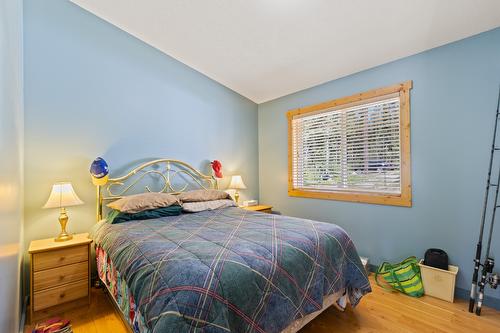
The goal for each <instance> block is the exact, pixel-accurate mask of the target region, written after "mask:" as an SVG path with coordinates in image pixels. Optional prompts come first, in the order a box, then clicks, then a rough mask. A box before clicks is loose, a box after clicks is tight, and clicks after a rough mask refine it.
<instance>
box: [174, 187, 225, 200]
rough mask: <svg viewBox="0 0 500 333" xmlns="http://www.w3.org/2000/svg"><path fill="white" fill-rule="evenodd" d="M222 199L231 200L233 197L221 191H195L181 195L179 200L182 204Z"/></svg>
mask: <svg viewBox="0 0 500 333" xmlns="http://www.w3.org/2000/svg"><path fill="white" fill-rule="evenodd" d="M222 199H231V196H230V195H229V194H227V193H226V192H224V191H219V190H193V191H187V192H183V193H181V194H179V200H180V201H182V202H201V201H211V200H222Z"/></svg>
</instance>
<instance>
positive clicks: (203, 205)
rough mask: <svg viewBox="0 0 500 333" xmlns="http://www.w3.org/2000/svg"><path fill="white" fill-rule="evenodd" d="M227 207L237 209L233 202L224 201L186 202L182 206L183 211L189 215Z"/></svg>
mask: <svg viewBox="0 0 500 333" xmlns="http://www.w3.org/2000/svg"><path fill="white" fill-rule="evenodd" d="M226 207H236V203H235V202H234V201H233V200H229V199H222V200H210V201H199V202H184V203H183V204H182V210H183V211H185V212H188V213H198V212H203V211H205V210H214V209H219V208H226Z"/></svg>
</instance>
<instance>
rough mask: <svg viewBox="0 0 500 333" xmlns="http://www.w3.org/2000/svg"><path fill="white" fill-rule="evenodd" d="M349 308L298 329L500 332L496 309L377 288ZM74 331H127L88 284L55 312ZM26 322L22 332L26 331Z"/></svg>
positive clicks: (325, 332) (315, 332)
mask: <svg viewBox="0 0 500 333" xmlns="http://www.w3.org/2000/svg"><path fill="white" fill-rule="evenodd" d="M371 282H372V288H373V292H372V293H370V294H368V295H367V296H365V297H364V298H363V299H362V300H361V303H360V304H359V305H358V307H356V308H355V309H352V308H350V307H349V308H347V309H346V311H344V312H340V311H338V310H337V309H335V308H334V307H331V308H330V309H328V310H326V311H325V312H323V313H322V314H321V315H319V316H318V317H317V318H316V319H314V320H313V321H312V322H310V323H309V324H307V325H306V326H305V327H304V328H303V329H302V330H301V331H300V333H332V332H335V333H344V332H345V333H347V332H349V333H350V332H356V333H377V332H402V333H417V332H418V333H427V332H429V333H447V332H453V333H462V332H463V333H468V332H480V333H490V332H491V333H496V332H498V333H500V311H496V310H494V309H490V308H487V307H485V308H483V312H482V315H481V317H478V316H476V315H474V314H471V313H469V312H468V311H467V307H468V303H467V302H466V301H464V300H456V301H455V303H448V302H445V301H441V300H438V299H435V298H432V297H428V296H424V297H422V298H412V297H408V296H405V295H402V294H400V293H391V292H388V291H386V290H384V289H382V288H380V287H378V286H377V285H376V284H375V282H374V281H373V279H371ZM60 316H61V317H63V318H67V319H70V320H71V324H72V326H73V330H74V332H75V333H109V332H113V333H127V332H128V331H127V328H126V326H125V324H124V323H123V322H122V320H121V318H120V317H119V314H118V313H117V312H116V310H115V308H114V306H113V304H112V303H111V301H110V300H109V299H108V296H107V295H106V294H105V293H104V291H103V290H98V289H94V288H92V304H91V306H90V307H88V306H85V307H81V308H78V309H73V310H69V311H67V312H64V313H61V314H60ZM31 329H32V326H29V325H27V326H26V327H25V332H31Z"/></svg>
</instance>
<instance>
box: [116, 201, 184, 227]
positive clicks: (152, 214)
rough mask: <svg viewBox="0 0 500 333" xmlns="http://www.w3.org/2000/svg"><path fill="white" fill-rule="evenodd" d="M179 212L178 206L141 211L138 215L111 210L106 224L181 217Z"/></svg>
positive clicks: (180, 208)
mask: <svg viewBox="0 0 500 333" xmlns="http://www.w3.org/2000/svg"><path fill="white" fill-rule="evenodd" d="M181 212H182V207H181V206H179V205H172V206H168V207H162V208H156V209H150V210H143V211H142V212H139V213H123V212H119V211H117V210H113V211H111V212H110V213H109V215H108V223H111V224H118V223H123V222H128V221H134V220H151V219H157V218H160V217H165V216H177V215H181Z"/></svg>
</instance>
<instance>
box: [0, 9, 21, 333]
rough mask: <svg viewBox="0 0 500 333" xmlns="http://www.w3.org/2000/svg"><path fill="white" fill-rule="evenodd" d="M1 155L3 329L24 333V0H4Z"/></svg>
mask: <svg viewBox="0 0 500 333" xmlns="http://www.w3.org/2000/svg"><path fill="white" fill-rule="evenodd" d="M0 156H2V162H1V163H0V230H1V232H0V332H18V331H19V321H20V316H19V314H20V312H21V311H20V307H21V306H22V305H21V302H20V300H21V299H22V298H21V297H20V294H21V285H22V283H21V279H20V275H21V273H20V272H21V260H22V257H23V253H24V250H23V161H22V159H23V2H22V0H9V1H0ZM20 305H21V306H20Z"/></svg>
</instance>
